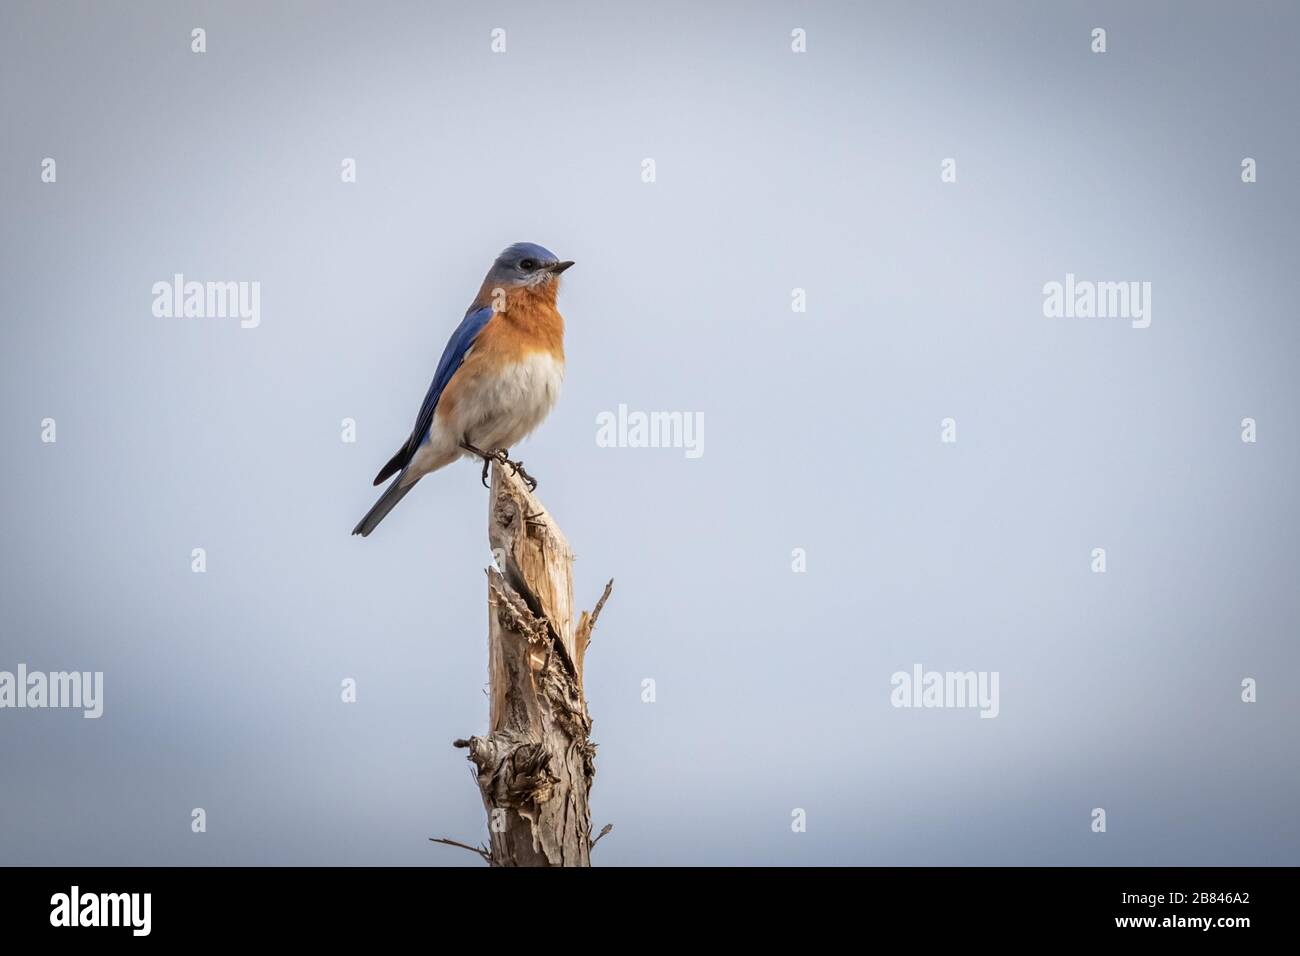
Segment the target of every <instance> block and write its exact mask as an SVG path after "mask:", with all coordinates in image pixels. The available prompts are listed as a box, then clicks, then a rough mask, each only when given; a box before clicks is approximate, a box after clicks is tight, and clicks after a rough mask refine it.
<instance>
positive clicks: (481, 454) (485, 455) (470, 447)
mask: <svg viewBox="0 0 1300 956" xmlns="http://www.w3.org/2000/svg"><path fill="white" fill-rule="evenodd" d="M460 447H461V448H464V449H465V450H466V451H467V452H471V453H472V454H475V455H478V456H479V457H480V458H482V459H483V475H482V477H481V478H480V480H481V481H482V482H483V487H484V488H488V487H491V486H490V485H488V466H489V465H491V464H492V459H493V458H495V457H496V455H489V454H488V453H487V452H485V451H484V450H483V449H482V448H475V447H474V446H473V445H471V444H470V443H469V442H467V441H463V442H461V443H460Z"/></svg>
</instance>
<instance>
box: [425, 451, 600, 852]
mask: <svg viewBox="0 0 1300 956" xmlns="http://www.w3.org/2000/svg"><path fill="white" fill-rule="evenodd" d="M488 542H489V543H490V545H491V547H492V552H493V555H494V557H495V559H496V564H497V567H495V568H489V569H488V573H487V574H488V675H489V678H490V681H491V690H490V693H491V711H490V723H489V732H488V734H487V736H485V737H471V738H470V739H469V740H467V741H466V740H458V741H456V744H457V746H463V747H468V748H469V759H470V760H471V761H472V762H473V763H474V766H475V767H476V768H477V771H478V785H479V790H480V791H481V792H482V796H483V804H484V806H485V807H486V809H487V811H488V830H489V832H490V833H491V842H492V845H491V849H490V851H486V852H485V853H484V855H485V858H487V859H488V861H489V862H490V863H491V865H493V866H589V865H590V864H591V847H592V845H593V844H594V842H595V841H594V840H593V838H592V833H591V808H590V806H589V803H588V796H589V793H590V790H591V783H592V779H593V777H594V776H595V772H596V770H595V753H596V745H595V744H593V743H592V742H591V740H590V734H591V717H590V715H589V714H588V713H587V702H586V698H585V697H584V696H583V692H582V662H583V657H584V656H585V654H586V650H587V645H588V643H589V642H590V640H591V630H592V627H593V626H594V625H595V620H596V617H597V615H599V613H600V610H601V608H602V607H603V606H604V603H605V599H606V598H608V597H609V590H610V586H611V585H612V584H613V582H612V581H611V582H610V584H609V585H606V587H605V593H604V594H603V595H602V597H601V599H600V602H599V603H598V604H597V605H596V608H595V610H594V611H593V612H592V613H591V614H588V613H587V612H585V611H584V612H583V613H582V615H581V618H580V619H579V621H578V624H577V626H576V627H575V626H574V622H573V553H572V552H571V551H570V550H569V543H568V541H566V540H565V538H564V534H563V533H562V532H561V531H560V529H559V527H558V526H556V524H555V522H554V521H553V520H552V518H551V516H550V515H549V514H547V513H546V511H545V509H544V508H543V507H542V505H541V503H540V502H538V500H537V499H536V498H535V497H534V496H533V494H532V493H531V492H529V491H528V489H527V487H525V485H524V483H523V482H522V481H521V480H520V479H519V478H518V477H517V476H516V475H514V474H512V473H511V470H510V468H509V466H505V467H503V466H501V465H498V464H494V465H493V466H492V490H491V495H490V503H489V510H488ZM498 569H499V570H498ZM607 829H608V828H607ZM602 835H603V834H602ZM597 839H599V837H597ZM440 842H442V841H440Z"/></svg>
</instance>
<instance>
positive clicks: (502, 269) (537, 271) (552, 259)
mask: <svg viewBox="0 0 1300 956" xmlns="http://www.w3.org/2000/svg"><path fill="white" fill-rule="evenodd" d="M571 265H573V263H572V262H571V261H563V262H562V261H560V259H559V258H558V257H557V256H556V255H555V253H553V252H551V250H550V249H547V248H545V247H543V246H539V245H538V244H537V243H535V242H516V243H515V244H514V245H513V246H511V247H510V248H508V249H505V250H503V251H502V253H501V255H499V256H497V259H496V262H494V263H492V268H491V269H489V270H488V274H487V278H486V279H485V280H484V283H483V284H484V286H501V287H503V288H510V287H511V286H514V287H520V286H540V285H543V284H545V283H548V282H554V281H555V280H556V279H558V278H559V276H560V273H561V272H563V271H564V270H565V269H567V268H569V266H571Z"/></svg>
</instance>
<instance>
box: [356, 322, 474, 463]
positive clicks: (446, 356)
mask: <svg viewBox="0 0 1300 956" xmlns="http://www.w3.org/2000/svg"><path fill="white" fill-rule="evenodd" d="M491 318H492V307H491V306H484V307H483V308H481V309H474V308H472V307H471V310H470V311H469V312H467V313H465V318H463V319H462V320H461V323H460V325H458V326H457V327H456V331H455V332H453V333H451V338H450V339H448V340H447V347H446V348H445V349H443V350H442V358H440V359H439V360H438V368H437V370H436V371H435V372H434V373H433V381H432V382H431V383H430V384H429V391H428V392H427V393H426V394H425V396H424V402H423V403H422V404H421V405H420V414H419V416H418V417H417V418H416V420H415V428H414V429H412V431H411V437H410V438H408V439H407V440H406V444H405V445H403V446H402V447H401V449H399V450H398V452H397V454H396V455H394V456H393V458H392V460H391V461H389V463H388V464H387V465H385V466H384V468H383V470H382V471H381V472H380V473H379V476H378V477H377V478H375V484H379V483H380V482H382V481H383V480H384V479H385V478H387V477H388V476H389V475H392V474H394V473H395V472H397V471H399V470H400V469H402V468H405V467H406V466H407V464H408V463H409V462H410V460H411V456H412V455H414V454H415V450H416V449H417V448H419V447H420V443H421V442H423V441H424V440H425V438H426V437H427V436H428V434H429V426H430V425H432V424H433V413H434V411H435V410H436V409H437V407H438V399H439V398H441V397H442V393H443V390H444V389H446V387H447V383H448V382H450V381H451V377H452V376H453V375H455V374H456V370H457V369H458V368H460V363H461V362H463V361H464V360H465V355H466V353H468V352H469V350H470V348H471V346H473V344H474V340H475V339H476V338H478V334H479V333H480V332H482V331H483V326H485V325H487V324H488V320H489V319H491Z"/></svg>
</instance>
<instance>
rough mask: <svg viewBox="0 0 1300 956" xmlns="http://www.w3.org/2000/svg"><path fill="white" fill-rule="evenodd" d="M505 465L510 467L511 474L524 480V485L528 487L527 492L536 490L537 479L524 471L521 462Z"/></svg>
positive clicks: (510, 462)
mask: <svg viewBox="0 0 1300 956" xmlns="http://www.w3.org/2000/svg"><path fill="white" fill-rule="evenodd" d="M506 464H507V465H509V466H510V467H511V469H512V470H513V474H516V475H518V476H519V477H520V478H522V479H523V480H524V484H526V485H528V490H529V491H530V492H533V491H536V490H537V479H536V478H534V477H533V476H532V475H530V474H529V473H528V472H526V471H524V463H523V462H522V461H507V462H506Z"/></svg>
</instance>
